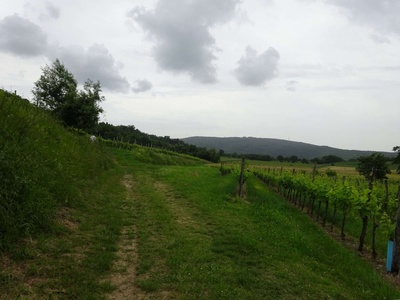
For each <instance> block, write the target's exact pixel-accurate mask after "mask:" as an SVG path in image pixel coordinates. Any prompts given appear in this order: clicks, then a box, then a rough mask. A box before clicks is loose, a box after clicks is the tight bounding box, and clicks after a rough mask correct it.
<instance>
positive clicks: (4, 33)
mask: <svg viewBox="0 0 400 300" xmlns="http://www.w3.org/2000/svg"><path fill="white" fill-rule="evenodd" d="M47 46H48V43H47V35H46V34H45V33H44V32H43V30H42V29H41V28H40V27H39V26H37V25H36V24H34V23H32V22H30V21H29V20H27V19H24V18H22V17H20V16H19V15H17V14H14V15H12V16H7V17H5V18H4V19H3V20H2V21H0V50H2V51H4V52H8V53H11V54H13V55H17V56H23V57H29V56H39V55H42V54H44V53H45V51H46V48H47Z"/></svg>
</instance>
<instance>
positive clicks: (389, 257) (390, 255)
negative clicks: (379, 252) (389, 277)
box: [386, 241, 393, 272]
mask: <svg viewBox="0 0 400 300" xmlns="http://www.w3.org/2000/svg"><path fill="white" fill-rule="evenodd" d="M392 259H393V241H388V247H387V256H386V271H388V272H391V271H392Z"/></svg>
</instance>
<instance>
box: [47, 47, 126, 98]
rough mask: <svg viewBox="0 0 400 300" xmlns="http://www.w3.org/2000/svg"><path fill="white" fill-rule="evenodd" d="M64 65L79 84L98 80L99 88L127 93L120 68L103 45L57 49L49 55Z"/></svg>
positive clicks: (124, 79)
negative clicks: (89, 80) (88, 80)
mask: <svg viewBox="0 0 400 300" xmlns="http://www.w3.org/2000/svg"><path fill="white" fill-rule="evenodd" d="M50 56H51V59H55V58H58V59H60V61H61V62H62V63H63V64H65V66H66V67H67V68H68V69H69V70H70V71H71V73H72V74H74V76H75V77H76V79H77V80H78V81H79V82H84V81H86V80H87V79H88V78H90V79H92V80H99V81H100V83H101V86H102V87H103V88H104V89H107V90H109V91H112V92H122V93H128V92H129V90H130V84H129V83H128V81H127V79H126V78H125V77H122V76H121V74H120V66H119V64H118V63H117V62H116V61H115V59H114V57H113V56H112V55H111V53H110V52H109V51H108V49H107V48H106V47H105V46H104V45H99V44H94V45H92V46H91V47H89V48H88V49H87V50H85V49H83V48H81V47H68V48H66V47H59V48H56V49H54V51H52V53H51V55H50Z"/></svg>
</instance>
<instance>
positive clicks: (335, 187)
mask: <svg viewBox="0 0 400 300" xmlns="http://www.w3.org/2000/svg"><path fill="white" fill-rule="evenodd" d="M250 169H251V172H250ZM220 171H221V174H228V173H235V174H237V176H238V181H239V180H240V179H239V178H240V166H238V165H237V164H229V163H227V164H222V165H221V168H220ZM251 175H255V176H256V177H257V178H259V179H260V180H261V181H263V182H264V183H265V184H266V185H267V186H268V187H269V188H270V189H272V190H275V191H276V192H278V193H279V194H281V195H282V196H283V197H284V198H285V199H287V200H288V201H289V202H291V203H292V204H293V205H295V206H297V207H299V209H301V210H302V211H304V212H306V213H307V214H309V215H310V216H311V217H313V218H315V220H316V221H318V222H320V223H321V226H323V227H327V228H328V229H329V230H330V231H331V232H332V231H334V230H335V229H337V230H339V231H340V236H341V238H342V239H343V240H345V239H346V235H350V236H352V237H357V238H358V247H357V249H358V251H360V252H366V251H367V249H368V251H370V252H371V255H372V258H373V259H376V257H377V256H378V253H379V255H381V256H382V257H383V256H385V255H386V247H387V242H388V241H389V240H392V241H393V240H394V233H395V228H396V219H397V208H398V193H399V192H398V191H399V182H398V181H396V180H373V179H372V180H366V179H364V178H363V177H354V176H353V177H352V176H347V177H346V176H343V177H339V176H338V175H337V174H336V172H332V171H330V170H329V169H328V170H327V171H325V172H324V173H321V172H317V171H316V170H315V168H314V169H313V170H311V171H309V172H307V171H305V170H300V171H296V170H295V169H293V170H291V171H288V170H283V169H282V168H280V169H275V168H274V169H271V168H265V167H263V168H260V167H254V166H253V167H252V168H250V167H249V166H247V168H246V171H245V172H244V173H243V176H244V181H245V180H246V177H248V176H251ZM367 243H368V244H367ZM366 248H367V249H366ZM392 272H396V273H397V272H398V269H392Z"/></svg>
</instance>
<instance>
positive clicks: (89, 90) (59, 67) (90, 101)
mask: <svg viewBox="0 0 400 300" xmlns="http://www.w3.org/2000/svg"><path fill="white" fill-rule="evenodd" d="M42 71H43V74H42V75H41V76H40V78H39V80H38V81H36V82H35V87H34V88H33V90H32V93H33V95H34V101H35V103H36V105H37V106H39V107H42V108H44V109H47V110H49V111H51V113H52V114H54V115H55V116H56V117H57V118H59V119H60V120H61V121H62V122H63V123H64V124H65V125H66V126H71V127H75V128H79V129H84V130H91V129H93V128H94V127H95V125H96V124H97V123H98V121H99V115H100V113H102V112H103V109H102V108H101V107H100V106H99V103H100V102H102V101H104V97H103V96H101V95H100V93H101V86H100V82H99V81H97V82H93V81H92V80H90V79H88V80H87V81H86V82H85V84H84V87H83V90H82V91H78V90H77V85H78V84H77V81H76V79H75V78H74V76H73V75H72V73H70V72H69V71H68V69H67V68H66V67H65V66H64V65H63V64H62V63H61V62H60V61H59V60H58V59H56V60H55V61H54V62H53V63H52V65H51V66H48V65H46V66H45V67H44V68H42Z"/></svg>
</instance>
